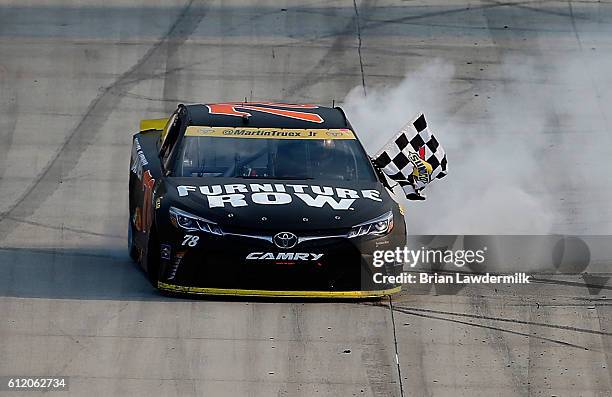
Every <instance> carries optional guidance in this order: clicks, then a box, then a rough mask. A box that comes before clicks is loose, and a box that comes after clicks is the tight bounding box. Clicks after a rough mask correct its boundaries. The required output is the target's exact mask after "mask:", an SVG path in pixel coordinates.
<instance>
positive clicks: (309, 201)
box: [176, 183, 382, 211]
mask: <svg viewBox="0 0 612 397" xmlns="http://www.w3.org/2000/svg"><path fill="white" fill-rule="evenodd" d="M176 189H177V191H178V195H179V197H185V196H188V195H198V196H201V197H206V199H207V200H208V206H209V207H210V208H224V207H226V206H229V207H246V206H248V205H253V204H256V205H286V204H290V203H291V202H293V200H294V199H297V200H300V201H302V202H303V203H304V204H306V205H307V206H309V207H313V208H323V207H326V206H329V207H330V208H332V209H334V210H338V211H342V210H350V209H352V207H351V206H352V205H353V203H354V202H355V201H356V200H361V199H365V200H372V201H378V202H382V199H381V198H380V192H379V191H378V190H376V189H363V190H353V189H345V188H339V187H330V186H318V185H298V184H283V183H250V184H242V183H234V184H228V185H204V186H193V185H180V186H177V187H176Z"/></svg>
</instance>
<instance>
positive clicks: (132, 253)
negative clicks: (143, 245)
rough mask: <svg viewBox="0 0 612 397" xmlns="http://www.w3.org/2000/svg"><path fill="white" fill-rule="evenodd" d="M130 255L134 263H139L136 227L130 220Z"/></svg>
mask: <svg viewBox="0 0 612 397" xmlns="http://www.w3.org/2000/svg"><path fill="white" fill-rule="evenodd" d="M128 253H129V254H130V258H132V260H133V261H134V262H138V248H136V244H135V243H134V226H133V225H132V220H131V219H130V220H128Z"/></svg>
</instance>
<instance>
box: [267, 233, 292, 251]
mask: <svg viewBox="0 0 612 397" xmlns="http://www.w3.org/2000/svg"><path fill="white" fill-rule="evenodd" d="M272 241H274V245H276V246H277V247H278V248H283V249H289V248H293V247H295V246H296V244H297V243H298V238H297V236H296V235H295V234H293V233H290V232H280V233H276V234H275V235H274V237H273V238H272Z"/></svg>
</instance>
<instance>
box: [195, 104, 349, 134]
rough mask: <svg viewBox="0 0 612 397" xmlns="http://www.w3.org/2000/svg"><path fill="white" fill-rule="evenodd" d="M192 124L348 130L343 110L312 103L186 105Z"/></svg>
mask: <svg viewBox="0 0 612 397" xmlns="http://www.w3.org/2000/svg"><path fill="white" fill-rule="evenodd" d="M185 108H186V109H187V114H188V120H189V122H188V123H189V125H198V126H210V127H254V128H257V127H259V128H300V129H301V128H305V129H307V128H325V129H332V128H347V127H350V124H349V123H348V121H347V119H346V116H345V115H344V112H343V111H342V109H340V108H338V107H325V106H318V105H309V104H288V103H271V102H230V103H210V104H193V105H185Z"/></svg>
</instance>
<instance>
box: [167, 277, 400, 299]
mask: <svg viewBox="0 0 612 397" xmlns="http://www.w3.org/2000/svg"><path fill="white" fill-rule="evenodd" d="M157 288H159V289H160V290H162V291H169V292H177V293H182V294H194V295H216V296H223V295H225V296H253V297H277V298H278V297H280V298H357V299H358V298H376V297H381V296H386V295H392V294H395V293H398V292H400V290H401V289H402V287H394V288H390V289H383V290H375V291H277V290H257V289H228V288H202V287H187V286H183V285H174V284H168V283H164V282H162V281H158V282H157Z"/></svg>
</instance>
